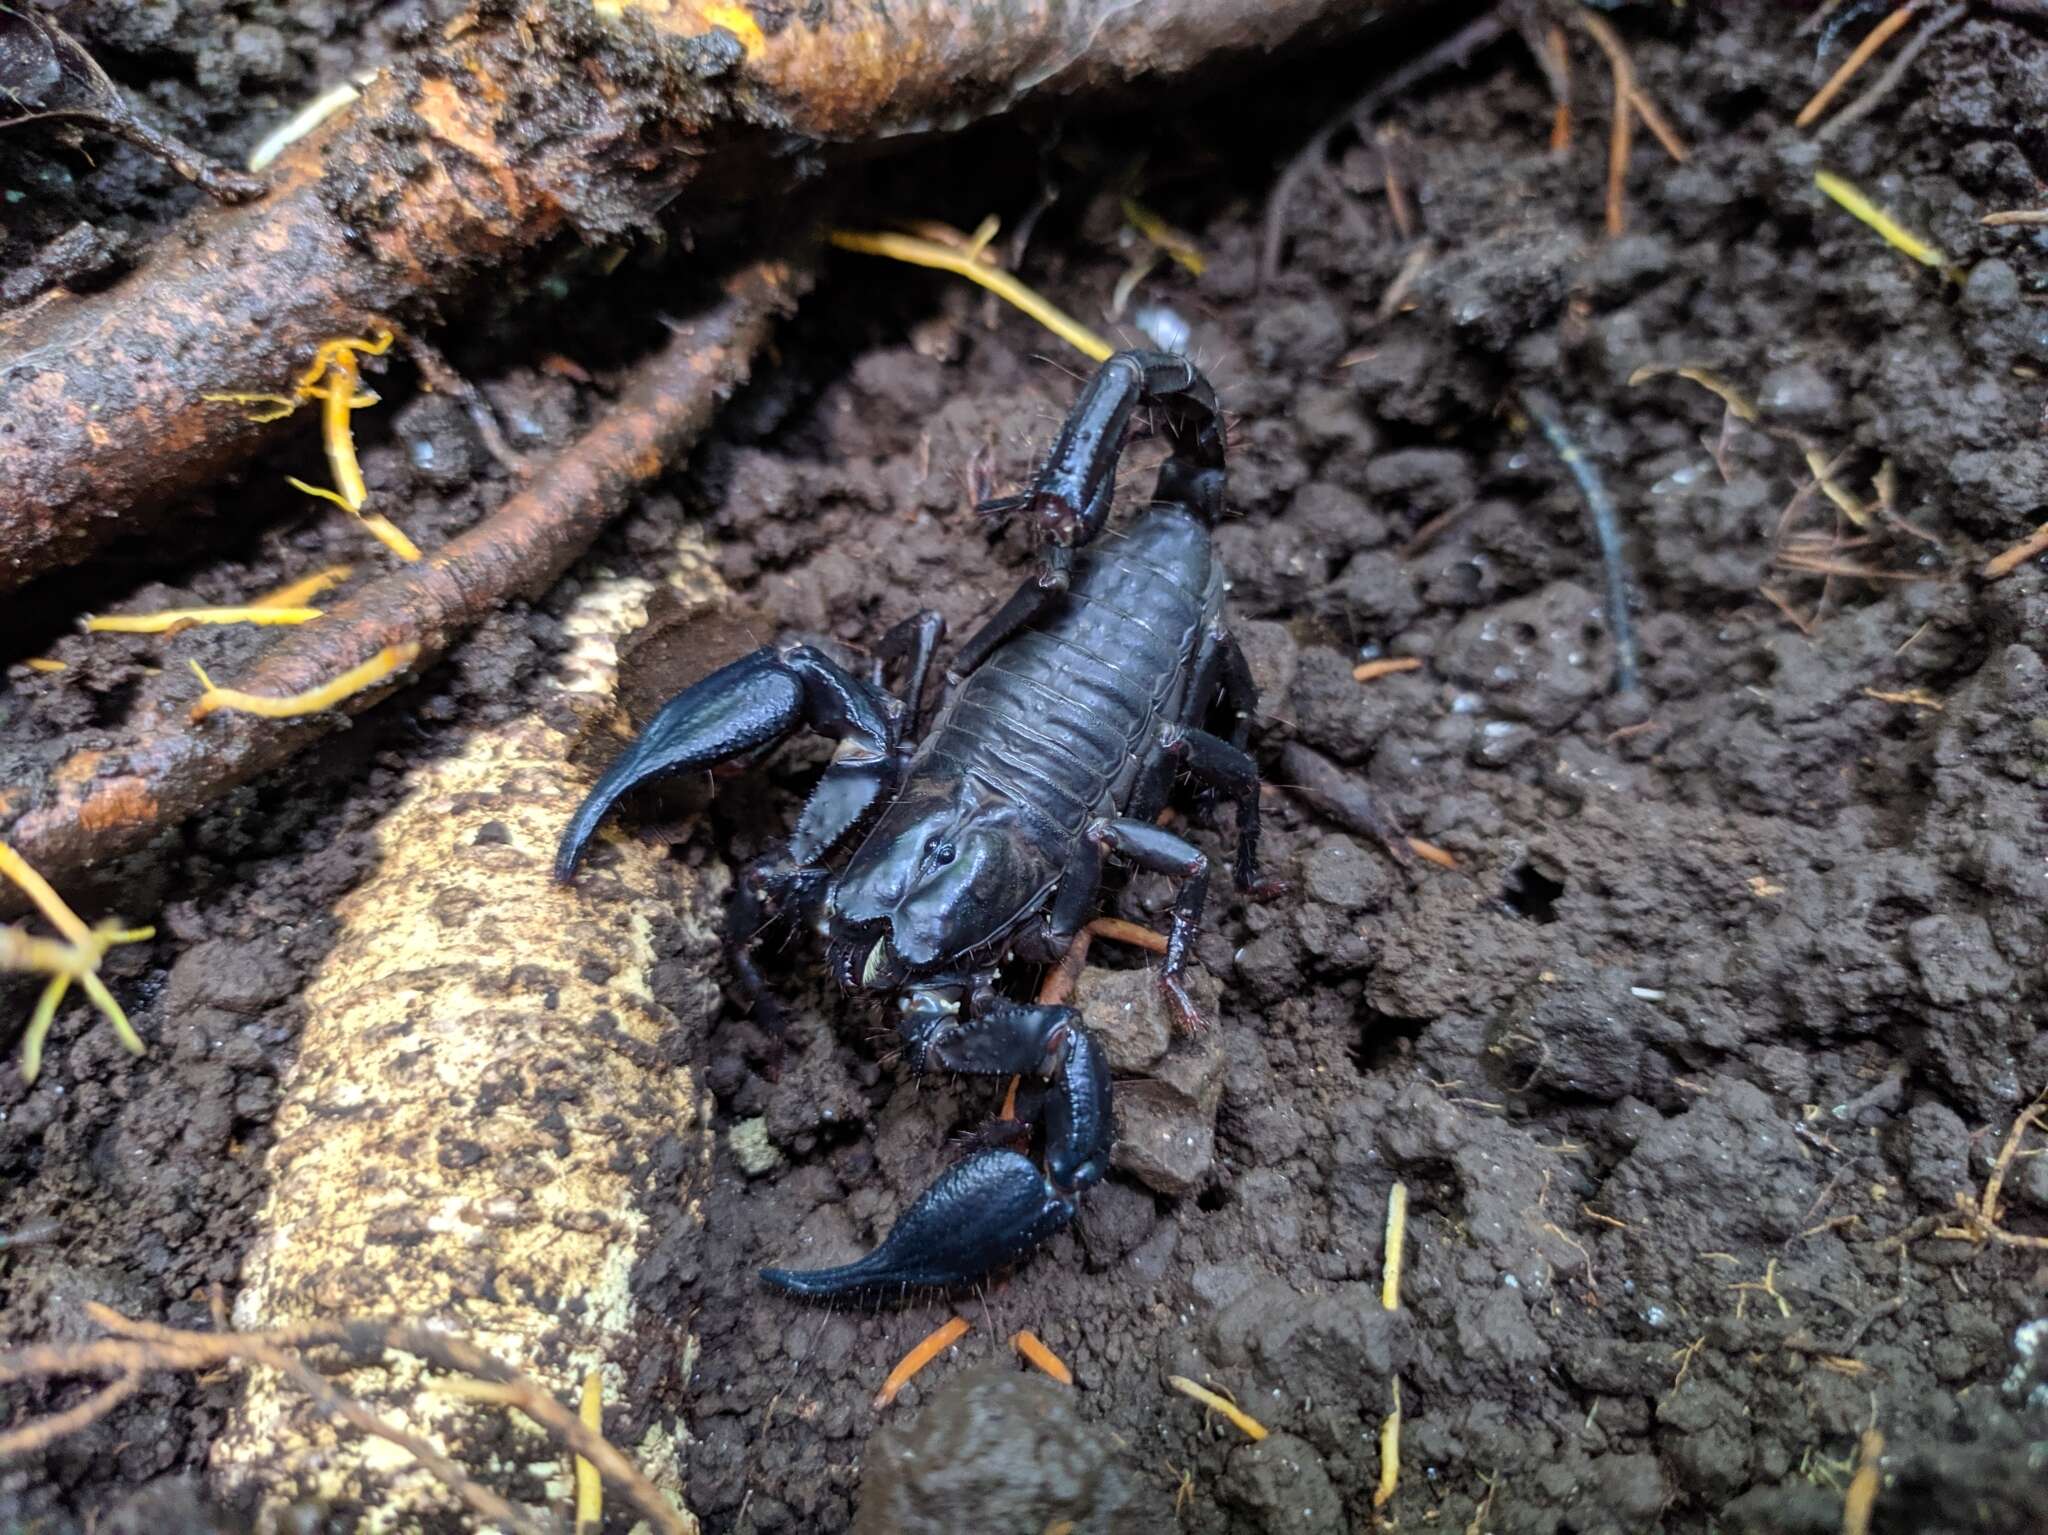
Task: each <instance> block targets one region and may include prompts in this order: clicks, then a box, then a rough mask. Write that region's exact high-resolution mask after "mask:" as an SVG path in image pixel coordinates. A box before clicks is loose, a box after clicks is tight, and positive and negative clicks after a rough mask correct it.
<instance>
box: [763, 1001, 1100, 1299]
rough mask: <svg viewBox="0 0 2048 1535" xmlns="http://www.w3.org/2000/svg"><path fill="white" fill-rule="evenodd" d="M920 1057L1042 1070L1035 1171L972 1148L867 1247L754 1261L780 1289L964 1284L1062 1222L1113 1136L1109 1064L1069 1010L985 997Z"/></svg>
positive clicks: (1010, 1259)
mask: <svg viewBox="0 0 2048 1535" xmlns="http://www.w3.org/2000/svg"><path fill="white" fill-rule="evenodd" d="M925 1057H926V1059H928V1060H929V1061H931V1062H933V1063H935V1064H938V1065H941V1066H945V1067H947V1068H948V1069H950V1070H954V1071H963V1072H972V1073H974V1074H976V1075H1010V1074H1016V1073H1029V1074H1033V1075H1042V1076H1045V1077H1048V1078H1050V1079H1051V1082H1052V1091H1051V1092H1050V1093H1049V1094H1048V1095H1047V1097H1046V1103H1045V1107H1044V1110H1043V1113H1044V1118H1045V1134H1046V1146H1045V1168H1044V1170H1043V1171H1041V1170H1040V1169H1039V1167H1038V1166H1037V1164H1036V1163H1034V1162H1033V1161H1032V1160H1031V1159H1030V1158H1029V1157H1027V1156H1024V1155H1023V1154H1022V1153H1020V1152H1016V1151H983V1152H978V1153H976V1154H975V1155H973V1156H970V1157H968V1158H966V1159H965V1160H963V1161H960V1162H956V1163H955V1164H954V1165H953V1166H952V1167H950V1168H948V1169H947V1170H946V1171H945V1172H944V1173H943V1174H941V1175H940V1177H939V1180H938V1181H937V1182H936V1183H934V1184H933V1185H932V1186H931V1187H930V1188H928V1189H926V1190H925V1191H924V1193H922V1194H920V1195H919V1196H918V1197H917V1198H916V1199H915V1200H914V1201H913V1202H912V1203H911V1206H910V1208H909V1209H907V1210H905V1211H904V1212H903V1215H902V1217H901V1218H900V1219H899V1220H898V1221H897V1222H896V1225H895V1226H894V1228H892V1229H891V1230H890V1232H889V1234H888V1236H886V1237H884V1238H883V1239H882V1244H881V1246H879V1247H877V1248H876V1249H875V1250H874V1251H873V1252H871V1253H869V1254H868V1255H867V1256H866V1257H865V1258H861V1259H859V1260H858V1261H856V1262H853V1263H849V1264H845V1265H843V1266H841V1267H839V1268H830V1269H816V1270H812V1271H810V1272H798V1271H794V1270H790V1269H763V1270H762V1272H761V1277H762V1278H763V1279H765V1280H767V1281H768V1283H770V1284H772V1285H774V1286H775V1287H776V1288H777V1289H779V1290H786V1291H788V1292H790V1293H791V1294H793V1295H805V1296H815V1297H830V1296H839V1295H847V1294H871V1295H872V1294H880V1293H886V1292H888V1291H891V1290H904V1289H909V1288H912V1287H927V1286H950V1285H960V1284H966V1283H969V1282H970V1281H972V1280H975V1279H979V1278H981V1277H982V1276H983V1275H984V1274H987V1273H988V1272H989V1271H991V1270H992V1269H998V1268H1001V1267H1003V1266H1004V1265H1006V1264H1010V1263H1014V1262H1015V1261H1016V1260H1017V1259H1019V1258H1021V1257H1023V1256H1024V1255H1025V1254H1026V1253H1028V1252H1030V1251H1031V1250H1032V1249H1033V1248H1035V1247H1037V1246H1038V1245H1039V1244H1040V1243H1042V1242H1044V1241H1045V1240H1046V1239H1047V1238H1048V1237H1050V1236H1052V1235H1053V1234H1054V1233H1055V1232H1057V1231H1059V1230H1060V1229H1061V1228H1062V1227H1064V1226H1065V1225H1066V1224H1067V1222H1068V1221H1070V1220H1072V1219H1073V1218H1074V1210H1075V1208H1076V1205H1077V1204H1078V1202H1079V1196H1080V1194H1081V1191H1082V1190H1083V1189H1086V1188H1089V1187H1091V1186H1093V1185H1094V1184H1097V1183H1100V1182H1101V1181H1102V1178H1103V1175H1104V1174H1105V1173H1106V1172H1107V1171H1108V1169H1109V1150H1110V1142H1111V1137H1112V1128H1111V1117H1110V1086H1109V1063H1108V1061H1107V1059H1106V1058H1105V1057H1104V1055H1103V1053H1102V1047H1101V1045H1099V1044H1098V1043H1097V1042H1096V1041H1095V1039H1094V1037H1093V1036H1092V1035H1090V1034H1089V1033H1088V1032H1087V1031H1086V1030H1084V1029H1082V1028H1081V1027H1080V1017H1079V1014H1077V1013H1076V1012H1075V1011H1074V1009H1072V1008H1071V1007H1056V1006H1053V1007H1038V1006H1033V1005H1030V1004H1026V1003H1021V1002H1010V1001H1007V1000H1003V999H993V1000H991V1001H990V1002H988V1003H987V1005H986V1006H985V1008H984V1010H983V1011H982V1012H981V1014H980V1015H979V1016H977V1017H975V1018H973V1019H971V1020H969V1021H968V1022H966V1023H958V1024H951V1025H948V1026H946V1027H944V1028H942V1029H941V1030H940V1031H939V1032H938V1033H937V1035H936V1036H935V1037H934V1038H932V1039H931V1040H930V1041H929V1042H928V1045H927V1048H926V1051H925Z"/></svg>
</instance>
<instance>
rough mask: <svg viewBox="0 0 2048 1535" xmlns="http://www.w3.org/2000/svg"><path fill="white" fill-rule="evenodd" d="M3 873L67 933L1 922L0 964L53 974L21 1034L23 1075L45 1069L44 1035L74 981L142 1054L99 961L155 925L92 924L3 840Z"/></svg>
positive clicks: (131, 1049) (150, 934)
mask: <svg viewBox="0 0 2048 1535" xmlns="http://www.w3.org/2000/svg"><path fill="white" fill-rule="evenodd" d="M0 875H5V876H6V877H7V878H8V879H11V880H13V881H14V883H15V884H17V885H19V886H20V887H21V889H22V891H23V892H24V893H25V894H26V895H27V896H28V898H29V900H31V901H32V902H34V903H35V906H36V909H37V910H38V911H40V912H41V913H42V914H43V915H44V916H45V917H46V918H48V919H49V923H50V925H51V926H52V927H54V928H56V929H57V931H58V932H60V933H62V934H63V935H64V938H63V941H62V942H61V943H60V942H58V941H57V940H55V939H51V938H38V937H36V936H35V935H33V934H32V933H29V932H27V931H26V930H24V929H22V928H19V927H0V970H12V971H17V972H22V973H26V974H31V975H46V976H48V977H49V978H50V980H49V984H48V985H46V986H45V987H44V988H43V993H42V995H41V996H40V997H38V998H37V999H36V1006H35V1011H34V1012H33V1013H31V1014H30V1015H29V1021H28V1028H27V1029H26V1030H25V1031H24V1032H23V1034H22V1037H21V1075H22V1079H23V1080H24V1081H27V1082H33V1081H35V1079H36V1077H37V1076H38V1075H39V1074H40V1073H41V1071H42V1069H43V1041H44V1040H45V1039H47V1038H48V1037H49V1032H50V1025H51V1023H52V1022H54V1021H55V1019H56V1017H57V1008H58V1007H59V1006H60V1005H61V1004H62V1003H63V1001H64V997H65V995H66V993H68V992H69V991H70V989H71V983H72V982H74V981H76V982H77V983H78V985H79V986H80V987H81V988H83V990H84V991H85V994H86V996H88V997H89V998H91V999H92V1004H93V1006H94V1007H96V1008H98V1009H99V1011H100V1015H101V1016H102V1017H104V1018H105V1019H106V1020H107V1022H108V1023H109V1024H110V1025H111V1026H112V1027H113V1030H114V1037H115V1038H116V1039H118V1040H120V1041H121V1045H122V1048H123V1049H125V1050H127V1051H128V1053H129V1054H131V1055H141V1054H143V1053H144V1050H145V1048H146V1047H145V1046H144V1045H143V1043H142V1039H141V1036H139V1035H138V1034H137V1033H136V1032H135V1029H134V1027H133V1025H131V1024H130V1023H129V1022H128V1015H127V1013H125V1012H124V1011H122V1009H121V1004H120V1003H119V1002H117V1001H115V1000H114V994H113V993H112V992H110V991H108V990H107V986H106V983H105V982H104V981H102V980H101V979H100V978H99V967H100V961H101V960H103V959H105V958H106V956H107V951H108V950H109V949H112V948H114V947H116V946H117V945H120V944H124V943H141V942H143V941H144V940H146V939H150V938H154V937H155V936H156V929H155V928H153V927H138V928H123V927H119V926H116V925H115V924H114V923H112V922H102V923H100V924H99V925H98V926H96V927H87V926H86V925H85V923H84V922H83V921H82V920H80V918H79V916H78V914H77V913H76V912H74V911H73V910H72V909H71V908H70V907H69V906H67V905H65V904H64V900H63V898H62V897H61V896H59V895H58V894H57V892H56V891H55V890H52V889H51V888H50V885H49V882H48V881H47V880H45V879H44V878H43V877H42V875H40V874H38V873H36V871H35V870H34V869H32V868H30V867H29V864H28V861H27V860H26V859H24V858H23V857H22V856H21V855H20V854H19V853H17V852H15V851H14V849H13V848H11V847H9V846H8V845H7V844H6V843H4V842H0Z"/></svg>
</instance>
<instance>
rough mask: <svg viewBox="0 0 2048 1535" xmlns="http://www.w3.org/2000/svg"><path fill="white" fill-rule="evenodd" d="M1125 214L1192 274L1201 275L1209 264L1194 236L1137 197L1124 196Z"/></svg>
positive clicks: (1131, 222) (1135, 227) (1129, 220)
mask: <svg viewBox="0 0 2048 1535" xmlns="http://www.w3.org/2000/svg"><path fill="white" fill-rule="evenodd" d="M1124 218H1125V220H1126V221H1127V222H1129V224H1130V226H1131V228H1133V229H1135V230H1137V231H1138V233H1139V234H1141V235H1143V236H1144V237H1145V238H1146V239H1147V240H1150V241H1151V242H1152V243H1153V244H1154V245H1156V246H1158V247H1159V248H1160V249H1161V250H1163V251H1165V252H1166V254H1167V255H1169V256H1171V257H1172V258H1173V259H1174V260H1175V261H1176V262H1178V263H1179V264H1180V266H1181V267H1182V268H1183V269H1184V270H1185V271H1186V272H1187V273H1188V274H1189V275H1190V276H1192V277H1200V276H1201V275H1202V273H1203V271H1204V270H1205V269H1206V268H1207V267H1208V265H1209V262H1208V258H1206V257H1205V256H1203V254H1202V252H1201V249H1200V248H1199V247H1198V246H1197V245H1196V244H1195V242H1194V240H1193V239H1192V238H1191V237H1190V236H1188V235H1185V234H1183V233H1182V232H1181V231H1180V230H1178V229H1175V228H1174V227H1173V226H1172V225H1171V224H1169V223H1167V222H1166V220H1165V219H1163V218H1161V217H1160V216H1159V215H1158V214H1156V213H1154V212H1153V211H1152V210H1151V209H1150V208H1148V207H1146V206H1145V205H1144V204H1143V203H1141V202H1139V201H1138V200H1137V198H1135V197H1126V198H1125V199H1124Z"/></svg>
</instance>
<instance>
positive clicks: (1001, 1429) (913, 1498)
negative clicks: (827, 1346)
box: [853, 1351, 1329, 1535]
mask: <svg viewBox="0 0 2048 1535" xmlns="http://www.w3.org/2000/svg"><path fill="white" fill-rule="evenodd" d="M1006 1352H1007V1351H1006ZM1110 1438H1111V1436H1109V1435H1105V1434H1103V1433H1102V1432H1101V1431H1100V1430H1099V1429H1098V1428H1096V1426H1095V1425H1093V1424H1090V1423H1086V1422H1084V1421H1083V1420H1082V1418H1081V1416H1080V1414H1079V1413H1077V1412H1076V1411H1075V1410H1074V1393H1073V1389H1072V1388H1071V1387H1067V1386H1059V1385H1055V1384H1054V1383H1053V1382H1052V1381H1050V1380H1047V1379H1045V1378H1044V1377H1043V1376H1038V1375H1022V1374H1019V1373H1018V1372H1017V1371H1016V1370H1015V1369H1013V1368H1011V1367H1010V1365H1009V1364H1008V1362H1007V1361H1006V1362H1005V1363H1003V1364H991V1365H984V1366H983V1367H981V1368H980V1369H975V1370H968V1371H966V1372H964V1373H963V1374H960V1375H957V1376H955V1377H954V1378H953V1379H952V1380H951V1381H949V1382H948V1383H947V1384H946V1386H945V1388H944V1389H943V1390H941V1391H940V1392H939V1393H938V1394H937V1395H935V1396H934V1397H933V1398H932V1399H931V1401H930V1402H929V1403H928V1404H927V1405H926V1406H925V1408H924V1410H923V1411H922V1412H920V1413H919V1414H918V1415H917V1417H916V1418H915V1419H913V1420H912V1422H911V1424H910V1426H909V1427H908V1428H894V1427H891V1428H885V1429H883V1430H881V1431H880V1432H879V1433H877V1434H876V1435H875V1437H874V1438H873V1440H871V1441H870V1442H869V1444H868V1447H867V1454H866V1457H865V1464H864V1470H863V1473H862V1476H861V1488H860V1513H859V1514H858V1515H857V1516H856V1518H855V1520H854V1525H853V1528H854V1535H955V1532H957V1531H965V1530H974V1531H983V1530H986V1531H989V1532H991V1535H995V1532H1001V1535H1010V1532H1013V1531H1014V1532H1016V1535H1039V1532H1040V1531H1043V1530H1046V1529H1048V1528H1051V1527H1053V1526H1059V1527H1061V1528H1064V1529H1066V1530H1068V1531H1069V1532H1071V1535H1135V1532H1136V1531H1138V1530H1140V1529H1148V1528H1151V1526H1150V1525H1148V1524H1146V1523H1145V1522H1144V1519H1143V1518H1142V1516H1141V1514H1140V1512H1139V1505H1138V1498H1137V1493H1136V1490H1135V1483H1134V1480H1133V1478H1132V1477H1131V1475H1130V1473H1129V1472H1128V1471H1127V1470H1126V1469H1125V1468H1124V1466H1123V1465H1122V1464H1121V1463H1119V1462H1118V1461H1116V1460H1115V1459H1113V1458H1112V1456H1111V1452H1110V1444H1109V1441H1110ZM1316 1469H1317V1470H1318V1472H1320V1471H1321V1469H1322V1468H1321V1466H1320V1465H1318V1466H1317V1468H1316ZM1323 1480H1324V1482H1325V1484H1326V1485H1327V1483H1328V1480H1329V1479H1328V1477H1327V1476H1325V1477H1324V1478H1323Z"/></svg>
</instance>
